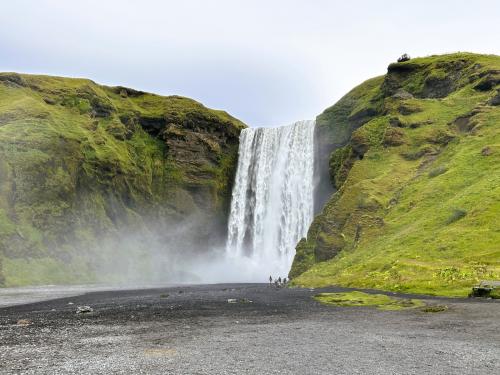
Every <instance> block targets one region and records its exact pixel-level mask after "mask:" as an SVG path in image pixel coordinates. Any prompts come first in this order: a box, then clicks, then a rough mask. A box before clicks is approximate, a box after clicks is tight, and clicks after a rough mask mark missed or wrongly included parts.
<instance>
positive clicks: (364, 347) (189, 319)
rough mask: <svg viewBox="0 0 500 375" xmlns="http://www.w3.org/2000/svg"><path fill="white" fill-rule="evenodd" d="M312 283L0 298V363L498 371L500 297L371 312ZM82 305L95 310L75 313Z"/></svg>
mask: <svg viewBox="0 0 500 375" xmlns="http://www.w3.org/2000/svg"><path fill="white" fill-rule="evenodd" d="M328 290H329V291H338V290H341V289H336V288H333V289H332V288H331V289H328ZM342 290H343V289H342ZM319 291H320V290H316V291H310V290H308V289H280V290H276V289H274V288H270V287H268V286H266V285H263V284H231V285H202V286H189V287H187V286H186V287H176V288H164V289H146V290H129V291H125V290H120V291H109V292H105V291H103V292H94V293H89V294H85V295H81V296H77V297H68V298H61V299H57V300H52V301H46V302H39V303H34V304H29V305H19V306H11V307H6V308H2V309H0V373H2V374H68V373H69V374H72V373H75V374H80V373H81V374H97V373H99V374H132V373H134V374H140V373H144V374H495V373H500V303H498V302H496V301H476V300H474V301H473V300H465V299H463V300H449V299H429V302H430V303H439V304H446V305H448V307H449V309H448V310H447V311H445V312H440V313H424V312H422V311H420V310H405V311H379V310H375V309H372V308H351V307H330V306H323V305H320V304H319V303H317V302H315V301H314V300H313V299H312V298H311V296H312V295H314V294H316V293H318V292H319ZM321 291H325V290H324V289H322V290H321ZM228 299H236V300H241V299H248V300H250V301H252V302H248V301H245V302H241V301H239V302H238V303H228V302H227V300H228ZM80 305H90V306H91V307H92V308H93V309H94V312H93V313H90V314H81V315H77V314H75V310H76V307H77V306H80ZM20 319H26V320H28V321H30V322H31V323H30V324H29V325H26V326H23V325H18V324H16V323H17V322H18V320H20Z"/></svg>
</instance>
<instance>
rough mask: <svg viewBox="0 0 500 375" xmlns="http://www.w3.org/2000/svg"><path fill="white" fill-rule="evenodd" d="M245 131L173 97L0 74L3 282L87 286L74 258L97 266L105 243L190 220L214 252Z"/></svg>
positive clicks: (90, 275) (87, 273)
mask: <svg viewBox="0 0 500 375" xmlns="http://www.w3.org/2000/svg"><path fill="white" fill-rule="evenodd" d="M244 126H245V125H244V124H243V123H241V122H240V121H238V120H237V119H235V118H233V117H231V116H230V115H228V114H227V113H225V112H223V111H217V110H212V109H209V108H206V107H204V106H203V105H202V104H200V103H198V102H196V101H194V100H191V99H188V98H183V97H179V96H169V97H164V96H159V95H154V94H148V93H144V92H140V91H136V90H132V89H127V88H123V87H107V86H101V85H97V84H96V83H94V82H92V81H90V80H86V79H71V78H61V77H49V76H37V75H24V74H17V73H0V259H3V261H2V262H1V268H0V277H1V280H0V282H2V283H3V284H4V285H23V284H34V283H35V284H36V283H53V282H88V281H92V280H93V279H94V276H95V267H94V265H93V264H91V263H92V262H91V263H90V264H88V262H87V263H86V262H82V261H81V260H79V259H81V257H79V255H81V254H80V253H81V252H82V251H83V252H86V253H87V252H88V253H89V254H88V255H89V256H88V257H87V258H88V259H95V260H96V262H97V260H98V258H99V256H100V255H99V251H105V250H104V249H101V245H102V243H103V241H105V240H106V241H108V240H110V239H114V242H113V243H115V244H119V243H121V242H120V236H121V235H122V234H123V233H131V232H132V233H135V232H140V231H142V230H151V231H153V232H154V231H156V232H160V233H161V232H162V231H168V230H173V228H172V226H173V225H174V224H176V223H179V224H181V223H182V222H183V220H186V221H187V222H188V223H191V222H192V221H194V220H193V218H196V225H195V226H194V227H192V231H193V236H192V237H193V238H194V240H193V241H194V242H195V243H199V244H204V245H205V246H206V247H208V246H210V245H212V244H213V243H211V242H210V238H217V234H219V237H223V236H224V235H223V233H222V232H223V231H224V228H225V220H226V216H227V208H228V204H229V199H230V191H231V184H232V175H233V173H234V171H235V169H236V158H237V148H238V136H239V132H240V131H241V129H242V128H244ZM169 223H170V224H169ZM153 227H155V228H153ZM162 228H163V229H162ZM110 241H111V240H110ZM190 244H191V245H192V244H193V242H190ZM144 246H146V245H144ZM178 247H179V251H182V246H181V245H179V246H178ZM185 247H188V244H186V245H185ZM99 249H101V250H99ZM134 251H135V250H134ZM136 253H137V254H138V256H139V254H140V251H139V250H137V251H136ZM56 265H59V266H60V267H61V268H64V267H66V268H67V269H68V270H72V271H71V272H67V273H65V274H64V275H63V274H61V273H60V272H55V271H54V270H55V269H56V268H58V267H59V266H57V267H56ZM75 267H76V268H78V269H80V270H81V272H74V271H75ZM23 270H24V271H23Z"/></svg>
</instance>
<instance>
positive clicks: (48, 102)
mask: <svg viewBox="0 0 500 375" xmlns="http://www.w3.org/2000/svg"><path fill="white" fill-rule="evenodd" d="M43 101H44V102H45V103H47V104H49V105H55V104H56V101H55V100H54V99H51V98H47V97H45V98H43Z"/></svg>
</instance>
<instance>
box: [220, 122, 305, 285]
mask: <svg viewBox="0 0 500 375" xmlns="http://www.w3.org/2000/svg"><path fill="white" fill-rule="evenodd" d="M314 125H315V122H314V121H299V122H296V123H294V124H292V125H290V126H284V127H279V128H248V129H244V130H243V131H242V132H241V135H240V147H239V158H238V169H237V172H236V179H235V184H234V188H233V195H232V201H231V210H230V214H229V223H228V238H227V245H226V255H227V256H228V257H229V258H231V259H232V260H238V261H240V263H243V264H244V265H245V266H246V269H247V270H253V274H252V275H250V276H249V277H250V278H251V279H258V280H264V279H265V278H267V277H268V276H269V274H271V275H273V276H276V277H277V276H287V274H288V271H289V270H290V266H291V264H292V261H293V257H294V255H295V246H296V244H297V242H298V241H299V240H300V239H301V238H302V237H305V235H306V233H307V230H308V228H309V225H310V224H311V222H312V219H313V209H314V204H313V170H314V152H313V135H314ZM250 272H252V271H250ZM265 275H267V276H265ZM264 276H265V277H264Z"/></svg>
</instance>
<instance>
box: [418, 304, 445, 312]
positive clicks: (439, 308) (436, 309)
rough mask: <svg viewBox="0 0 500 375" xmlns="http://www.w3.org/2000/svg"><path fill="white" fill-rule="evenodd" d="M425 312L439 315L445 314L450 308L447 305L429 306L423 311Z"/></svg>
mask: <svg viewBox="0 0 500 375" xmlns="http://www.w3.org/2000/svg"><path fill="white" fill-rule="evenodd" d="M421 310H422V311H423V312H426V313H438V312H443V311H446V310H448V306H446V305H429V306H425V307H423V308H422V309H421Z"/></svg>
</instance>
